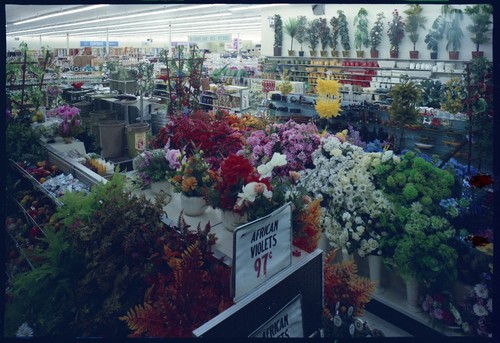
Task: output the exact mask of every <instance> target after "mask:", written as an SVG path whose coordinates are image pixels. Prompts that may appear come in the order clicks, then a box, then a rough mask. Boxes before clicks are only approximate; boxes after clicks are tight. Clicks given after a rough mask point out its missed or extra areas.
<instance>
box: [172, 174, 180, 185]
mask: <svg viewBox="0 0 500 343" xmlns="http://www.w3.org/2000/svg"><path fill="white" fill-rule="evenodd" d="M172 181H173V182H175V183H181V182H182V175H179V174H178V175H175V176H174V177H173V178H172Z"/></svg>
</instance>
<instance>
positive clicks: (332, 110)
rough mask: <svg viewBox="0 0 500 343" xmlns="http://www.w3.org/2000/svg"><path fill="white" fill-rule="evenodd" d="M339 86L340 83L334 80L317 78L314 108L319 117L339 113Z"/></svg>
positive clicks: (336, 115) (333, 115)
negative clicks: (316, 97)
mask: <svg viewBox="0 0 500 343" xmlns="http://www.w3.org/2000/svg"><path fill="white" fill-rule="evenodd" d="M340 88H341V84H340V83H339V82H338V81H336V80H323V79H320V78H318V85H317V86H316V93H317V94H318V99H316V105H315V106H314V108H315V109H316V111H317V112H318V114H319V116H320V117H321V118H331V117H338V116H339V115H340V111H341V109H340V101H341V98H340Z"/></svg>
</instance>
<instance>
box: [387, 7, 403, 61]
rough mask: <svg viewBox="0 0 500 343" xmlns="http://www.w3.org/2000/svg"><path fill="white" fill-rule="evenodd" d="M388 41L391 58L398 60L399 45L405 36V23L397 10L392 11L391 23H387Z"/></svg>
mask: <svg viewBox="0 0 500 343" xmlns="http://www.w3.org/2000/svg"><path fill="white" fill-rule="evenodd" d="M387 35H388V36H389V41H390V42H391V50H390V54H391V58H398V54H399V44H401V40H402V39H403V37H404V35H405V23H404V22H403V17H401V16H400V15H399V12H398V10H397V9H395V10H394V11H392V21H390V22H389V29H388V30H387Z"/></svg>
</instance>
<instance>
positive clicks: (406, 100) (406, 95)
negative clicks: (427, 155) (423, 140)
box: [389, 78, 421, 151]
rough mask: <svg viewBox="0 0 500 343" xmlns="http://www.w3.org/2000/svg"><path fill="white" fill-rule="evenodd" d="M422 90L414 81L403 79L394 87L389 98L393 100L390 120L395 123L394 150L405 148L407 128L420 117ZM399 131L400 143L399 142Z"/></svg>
mask: <svg viewBox="0 0 500 343" xmlns="http://www.w3.org/2000/svg"><path fill="white" fill-rule="evenodd" d="M420 93H421V91H420V89H419V88H418V87H417V86H416V84H415V83H414V82H413V81H408V79H406V78H403V79H402V81H401V83H399V84H397V85H395V86H394V87H392V89H391V90H390V92H389V96H390V97H391V99H392V103H391V106H390V107H389V119H390V120H391V122H392V123H394V134H393V137H394V150H395V151H398V149H399V148H400V147H402V146H404V133H405V126H406V125H410V124H413V123H415V122H416V121H417V118H419V117H420V113H419V111H418V109H417V104H418V102H419V100H420ZM397 130H399V133H400V136H399V142H398V140H397V138H396V137H397Z"/></svg>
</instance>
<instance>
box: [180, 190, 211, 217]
mask: <svg viewBox="0 0 500 343" xmlns="http://www.w3.org/2000/svg"><path fill="white" fill-rule="evenodd" d="M181 208H182V209H183V210H184V214H185V215H187V216H190V217H197V216H201V215H202V214H203V213H205V210H206V209H207V202H206V201H205V199H203V197H188V196H186V195H184V194H181Z"/></svg>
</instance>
